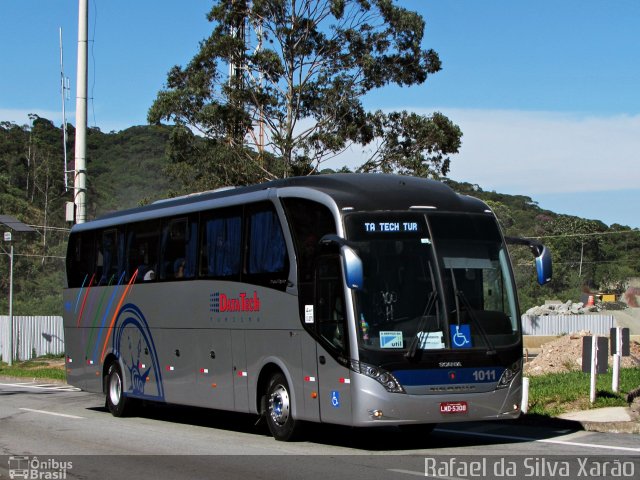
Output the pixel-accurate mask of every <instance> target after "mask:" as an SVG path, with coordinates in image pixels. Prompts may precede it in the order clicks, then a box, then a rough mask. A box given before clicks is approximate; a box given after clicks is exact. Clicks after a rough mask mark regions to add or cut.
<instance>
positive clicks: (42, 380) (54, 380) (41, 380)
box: [0, 375, 67, 385]
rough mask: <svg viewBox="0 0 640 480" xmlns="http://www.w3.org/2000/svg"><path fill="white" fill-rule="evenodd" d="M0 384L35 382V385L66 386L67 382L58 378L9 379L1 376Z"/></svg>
mask: <svg viewBox="0 0 640 480" xmlns="http://www.w3.org/2000/svg"><path fill="white" fill-rule="evenodd" d="M0 382H14V383H15V382H33V383H49V384H51V383H59V384H61V385H66V384H67V381H66V380H60V379H58V378H42V377H7V376H3V375H0Z"/></svg>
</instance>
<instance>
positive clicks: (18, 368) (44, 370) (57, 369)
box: [0, 355, 66, 380]
mask: <svg viewBox="0 0 640 480" xmlns="http://www.w3.org/2000/svg"><path fill="white" fill-rule="evenodd" d="M0 376H5V377H25V378H42V379H52V380H65V379H66V374H65V368H64V356H59V355H45V356H43V357H38V358H34V359H32V360H26V361H24V362H13V365H11V366H9V365H8V364H7V363H6V362H0Z"/></svg>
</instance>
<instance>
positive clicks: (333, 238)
mask: <svg viewBox="0 0 640 480" xmlns="http://www.w3.org/2000/svg"><path fill="white" fill-rule="evenodd" d="M320 244H321V245H338V246H339V247H340V253H341V256H342V262H343V267H344V273H345V280H346V282H347V287H349V288H352V289H354V290H362V288H363V285H364V274H363V273H362V260H361V259H360V257H359V256H358V254H357V253H356V251H355V250H354V249H353V247H351V246H350V245H349V242H348V240H345V239H344V238H342V237H340V236H338V235H335V234H332V233H330V234H327V235H325V236H324V237H322V238H321V239H320Z"/></svg>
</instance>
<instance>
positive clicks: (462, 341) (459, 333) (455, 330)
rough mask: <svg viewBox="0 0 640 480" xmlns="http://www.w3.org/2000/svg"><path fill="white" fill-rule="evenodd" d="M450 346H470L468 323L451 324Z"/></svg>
mask: <svg viewBox="0 0 640 480" xmlns="http://www.w3.org/2000/svg"><path fill="white" fill-rule="evenodd" d="M450 328H451V347H452V348H471V328H470V327H469V325H451V327H450Z"/></svg>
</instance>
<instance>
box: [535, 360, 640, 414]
mask: <svg viewBox="0 0 640 480" xmlns="http://www.w3.org/2000/svg"><path fill="white" fill-rule="evenodd" d="M611 379H612V373H611V372H609V373H606V374H602V375H598V380H597V383H596V401H595V402H594V403H593V405H591V403H590V402H589V384H590V378H589V374H588V373H582V372H579V371H573V372H568V373H551V374H548V375H540V376H535V377H530V380H529V382H530V383H529V413H530V414H532V415H545V416H556V415H558V414H561V413H565V412H571V411H576V410H588V409H590V408H602V407H618V406H627V393H629V392H630V391H632V390H634V389H637V388H638V387H640V368H622V369H620V383H619V386H620V388H619V390H620V392H621V393H618V394H615V393H612V391H611Z"/></svg>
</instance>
